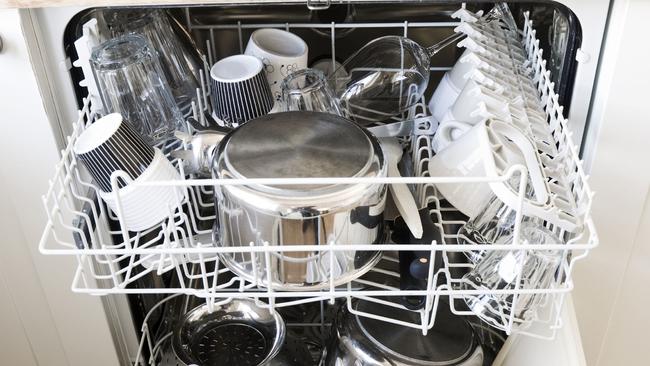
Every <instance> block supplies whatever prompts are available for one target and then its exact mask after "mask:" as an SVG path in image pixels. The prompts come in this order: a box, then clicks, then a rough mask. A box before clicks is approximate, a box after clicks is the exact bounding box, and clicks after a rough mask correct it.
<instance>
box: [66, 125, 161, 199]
mask: <svg viewBox="0 0 650 366" xmlns="http://www.w3.org/2000/svg"><path fill="white" fill-rule="evenodd" d="M73 151H74V153H75V155H76V156H77V159H79V160H80V161H81V162H82V163H83V164H84V165H85V166H86V168H87V169H88V172H89V173H90V175H91V176H92V177H93V179H94V180H95V182H96V183H97V185H98V186H99V188H100V189H101V190H102V191H104V192H111V191H112V185H111V175H112V174H113V172H115V171H118V170H121V171H124V172H125V173H126V174H127V175H128V176H129V177H130V178H131V179H132V180H135V179H136V178H138V177H139V176H140V174H142V173H143V172H144V171H145V170H146V169H147V167H149V165H150V164H151V162H152V161H153V159H154V154H155V151H154V149H153V148H152V147H151V146H149V145H148V144H147V143H146V142H145V141H144V139H143V138H142V136H140V135H139V134H138V133H137V132H136V131H135V129H134V128H133V127H132V126H130V125H129V124H128V123H127V122H126V121H124V120H123V118H122V115H121V114H119V113H111V114H109V115H106V116H104V117H102V118H100V119H98V120H97V121H95V122H94V123H93V124H91V125H90V126H88V127H87V128H86V129H85V130H84V131H83V132H82V133H81V135H79V137H78V138H77V141H76V143H75V144H74V147H73ZM117 182H118V187H119V188H123V187H124V186H126V185H127V182H125V181H124V180H123V179H121V178H118V179H117Z"/></svg>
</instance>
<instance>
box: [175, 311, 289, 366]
mask: <svg viewBox="0 0 650 366" xmlns="http://www.w3.org/2000/svg"><path fill="white" fill-rule="evenodd" d="M285 332H286V330H285V325H284V321H283V320H282V317H281V316H280V315H279V314H278V313H277V312H275V310H271V309H267V308H262V307H259V306H257V305H256V304H255V302H254V301H253V300H250V299H239V300H232V301H230V302H228V303H227V304H224V305H221V306H216V307H215V309H214V311H213V312H209V311H208V306H207V304H203V305H201V306H199V307H196V308H194V309H193V310H191V311H190V312H189V313H187V314H186V315H185V316H184V317H183V318H182V319H181V320H180V321H179V322H178V323H177V324H176V326H175V327H174V333H173V336H172V347H173V349H174V353H175V354H176V357H177V358H178V359H179V360H180V361H182V362H183V363H185V364H186V365H199V366H212V365H228V366H244V365H245V366H255V365H264V364H266V363H268V362H269V360H271V359H273V358H274V357H275V356H276V355H277V354H278V352H279V351H280V349H281V347H282V344H283V343H284V337H285Z"/></svg>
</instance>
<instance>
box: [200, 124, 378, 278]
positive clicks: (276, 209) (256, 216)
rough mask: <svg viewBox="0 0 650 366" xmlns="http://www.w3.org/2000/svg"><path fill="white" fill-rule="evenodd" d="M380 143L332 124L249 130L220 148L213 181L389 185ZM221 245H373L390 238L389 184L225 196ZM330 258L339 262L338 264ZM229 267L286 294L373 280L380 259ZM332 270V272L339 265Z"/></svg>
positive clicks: (360, 254) (227, 189)
mask: <svg viewBox="0 0 650 366" xmlns="http://www.w3.org/2000/svg"><path fill="white" fill-rule="evenodd" d="M386 169H387V168H386V164H385V162H384V156H383V154H382V150H381V147H380V145H379V143H378V141H377V139H376V138H375V137H374V136H373V135H372V134H371V133H369V132H368V131H366V130H365V129H363V128H361V127H359V126H357V125H356V124H355V123H353V122H351V121H349V120H347V119H345V118H342V117H339V116H335V115H331V114H325V113H316V112H286V113H277V114H270V115H267V116H264V117H261V118H258V119H255V120H251V121H248V122H247V123H245V124H244V125H243V126H241V127H239V128H238V129H236V130H235V131H233V132H231V133H229V134H228V135H227V136H226V137H225V138H224V139H223V140H222V141H221V143H220V145H219V149H218V150H217V154H216V157H215V159H214V162H213V166H212V174H213V177H215V178H219V179H233V178H235V179H242V178H318V177H321V178H322V177H384V176H386ZM215 191H216V202H217V207H218V212H219V214H218V220H219V224H218V225H217V227H218V228H219V232H218V233H217V234H218V235H215V237H216V238H219V242H218V245H221V246H226V247H232V246H249V245H266V244H268V245H277V246H291V245H328V244H329V243H333V245H350V244H373V243H377V242H379V241H381V239H382V237H383V234H384V221H383V211H384V206H385V200H386V186H385V185H383V184H368V183H363V184H361V183H359V184H348V185H341V184H337V185H332V184H316V185H314V184H291V185H266V184H249V185H245V186H243V185H225V186H218V187H216V189H215ZM330 256H334V258H331V257H330ZM221 257H222V258H221V259H222V261H223V262H224V263H225V265H226V266H227V267H228V268H229V269H230V270H232V271H233V272H235V273H236V274H237V275H239V276H241V277H244V278H246V279H248V280H250V281H258V283H259V284H261V285H263V286H265V287H268V286H271V287H273V288H275V289H281V290H316V289H323V288H327V287H329V284H330V282H329V281H330V278H333V279H334V284H335V285H340V284H343V283H346V282H348V281H350V280H352V279H354V278H356V277H358V276H360V275H362V274H363V273H365V272H366V271H368V270H369V269H370V268H371V267H372V266H373V265H374V264H375V263H376V262H377V261H378V260H379V257H380V253H378V252H374V251H354V250H349V251H337V252H332V253H329V252H321V251H307V252H305V251H301V252H295V251H294V252H275V253H272V254H271V255H270V256H266V255H265V254H264V253H252V254H251V253H228V254H223V255H222V256H221ZM331 262H333V264H332V263H331Z"/></svg>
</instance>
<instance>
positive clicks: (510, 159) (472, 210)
mask: <svg viewBox="0 0 650 366" xmlns="http://www.w3.org/2000/svg"><path fill="white" fill-rule="evenodd" d="M504 141H508V144H510V142H512V143H513V144H514V145H515V146H516V147H517V149H513V148H511V147H510V146H509V148H508V149H504V148H499V146H503V142H504ZM506 150H507V151H506ZM521 162H524V163H525V167H526V168H527V169H528V174H529V181H530V182H531V183H532V185H533V189H534V192H535V197H534V198H531V199H525V200H524V211H525V212H526V213H527V214H530V215H531V216H533V215H535V216H538V217H545V216H547V213H545V211H544V208H545V205H546V204H547V203H548V199H549V193H548V192H549V189H548V186H547V183H546V179H545V178H544V175H543V173H542V171H541V169H540V166H541V163H540V161H539V159H538V157H537V154H536V152H535V150H534V147H533V143H532V142H531V141H530V140H529V139H528V138H527V137H526V136H525V135H524V134H523V133H522V132H521V131H519V129H517V128H515V127H513V126H511V125H509V124H507V123H504V122H501V121H496V120H488V121H485V122H481V123H478V124H476V125H475V126H473V127H472V128H470V129H469V130H468V131H467V132H465V133H464V134H463V135H462V136H461V137H460V138H458V139H456V140H454V141H453V142H452V143H450V144H449V145H448V146H447V147H446V148H444V149H442V150H440V151H439V152H438V153H437V154H436V155H435V156H434V157H432V158H431V160H430V162H429V174H430V175H431V176H432V177H497V176H500V175H503V174H504V173H505V171H506V170H507V169H508V167H510V166H512V165H514V164H520V163H521ZM436 188H437V189H438V191H439V192H440V193H441V194H442V195H443V196H444V197H445V199H447V201H449V203H451V204H452V205H453V206H454V207H456V208H457V209H458V210H459V211H460V212H462V213H463V214H465V215H467V216H469V217H475V216H476V215H478V214H479V213H480V210H481V205H480V203H482V202H486V201H487V200H488V199H489V198H490V197H491V196H492V195H493V194H495V195H496V196H497V197H499V199H500V200H502V201H503V202H504V203H506V204H507V205H509V206H510V207H516V204H517V201H518V197H517V192H516V191H515V190H514V189H513V188H512V187H511V186H510V185H509V184H508V183H507V182H503V181H502V182H490V183H446V184H436ZM515 189H516V188H515ZM538 208H539V209H538ZM549 219H550V220H552V218H549Z"/></svg>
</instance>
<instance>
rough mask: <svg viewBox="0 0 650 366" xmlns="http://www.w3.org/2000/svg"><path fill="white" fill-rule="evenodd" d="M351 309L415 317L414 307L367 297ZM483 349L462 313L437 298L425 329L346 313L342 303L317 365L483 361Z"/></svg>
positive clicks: (464, 365)
mask: <svg viewBox="0 0 650 366" xmlns="http://www.w3.org/2000/svg"><path fill="white" fill-rule="evenodd" d="M352 306H353V309H355V310H357V311H362V312H366V313H370V314H375V315H381V316H384V317H388V318H391V319H396V320H402V321H408V322H410V323H413V322H414V321H415V322H417V321H419V313H418V312H411V311H405V310H399V309H396V308H394V307H391V306H386V305H380V304H377V303H374V302H369V301H356V302H354V303H352ZM482 364H483V351H482V349H481V347H480V345H479V344H478V340H477V337H476V335H475V334H474V331H473V329H472V327H471V325H469V323H467V322H466V321H465V320H464V319H462V318H460V317H458V316H456V315H454V314H452V313H451V311H450V310H449V306H448V305H447V304H444V303H441V304H440V305H439V307H438V312H437V314H436V322H435V325H434V326H433V328H432V329H430V330H429V331H428V333H427V335H426V336H425V335H422V331H421V330H420V329H415V328H410V327H405V326H402V325H396V324H392V323H388V322H383V321H379V320H375V319H370V318H367V317H362V316H358V315H355V314H353V313H351V312H350V311H349V310H348V309H347V307H346V306H342V307H341V310H340V311H339V313H338V314H337V317H336V321H335V326H334V328H333V330H332V335H331V339H330V342H329V344H328V347H327V348H326V349H325V351H324V353H323V357H322V359H321V362H320V365H321V366H420V365H424V366H482Z"/></svg>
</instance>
